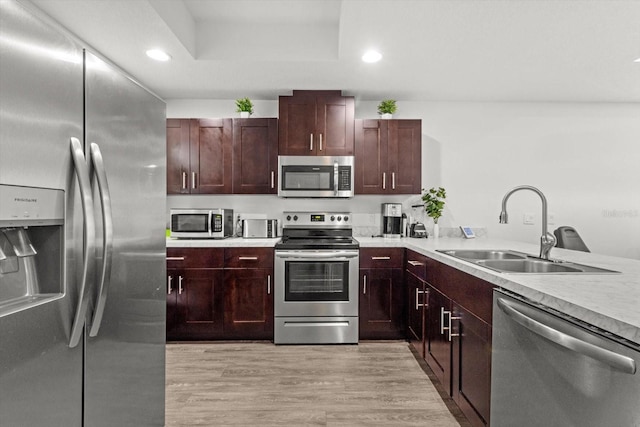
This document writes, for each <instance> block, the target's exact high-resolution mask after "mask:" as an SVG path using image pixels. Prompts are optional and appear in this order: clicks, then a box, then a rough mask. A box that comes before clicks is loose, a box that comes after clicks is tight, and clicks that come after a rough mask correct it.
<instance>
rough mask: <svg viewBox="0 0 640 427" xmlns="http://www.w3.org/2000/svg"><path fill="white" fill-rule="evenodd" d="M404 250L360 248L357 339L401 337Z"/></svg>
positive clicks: (402, 330) (403, 323) (403, 327)
mask: <svg viewBox="0 0 640 427" xmlns="http://www.w3.org/2000/svg"><path fill="white" fill-rule="evenodd" d="M403 261H404V249H402V248H367V249H362V250H361V251H360V280H359V281H360V296H359V322H360V324H359V330H360V332H359V336H360V339H401V338H404V337H405V326H404V325H405V322H404V318H405V316H404V311H405V310H404V306H405V304H404V302H405V298H404V286H403V271H402V270H403Z"/></svg>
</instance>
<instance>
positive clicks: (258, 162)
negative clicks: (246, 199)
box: [233, 118, 278, 194]
mask: <svg viewBox="0 0 640 427" xmlns="http://www.w3.org/2000/svg"><path fill="white" fill-rule="evenodd" d="M277 185H278V119H274V118H270V119H262V118H260V119H258V118H256V119H233V193H234V194H276V193H277V192H278V187H277Z"/></svg>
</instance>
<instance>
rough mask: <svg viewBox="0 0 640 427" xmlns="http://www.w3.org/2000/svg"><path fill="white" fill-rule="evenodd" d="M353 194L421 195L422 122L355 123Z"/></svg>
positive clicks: (358, 121) (373, 121)
mask: <svg viewBox="0 0 640 427" xmlns="http://www.w3.org/2000/svg"><path fill="white" fill-rule="evenodd" d="M355 157H356V163H355V178H354V181H355V194H420V193H421V191H422V187H421V184H422V182H421V179H422V121H421V120H396V119H392V120H362V119H358V120H356V121H355Z"/></svg>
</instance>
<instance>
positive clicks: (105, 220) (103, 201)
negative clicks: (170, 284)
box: [89, 143, 113, 337]
mask: <svg viewBox="0 0 640 427" xmlns="http://www.w3.org/2000/svg"><path fill="white" fill-rule="evenodd" d="M90 154H91V162H92V163H93V166H94V173H95V178H96V181H97V183H98V191H99V193H100V205H101V208H102V234H103V237H102V272H101V274H100V285H99V286H98V288H97V289H98V300H97V302H96V308H95V310H94V312H93V319H92V321H91V328H90V329H89V336H90V337H95V336H96V335H98V330H99V329H100V325H101V324H102V317H103V315H104V306H105V304H106V302H107V294H108V293H109V285H110V284H111V264H112V260H113V214H112V211H111V192H110V191H109V184H108V182H107V173H106V170H105V167H104V161H103V160H102V153H101V152H100V147H99V146H98V144H96V143H91V153H90Z"/></svg>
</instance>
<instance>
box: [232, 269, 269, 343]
mask: <svg viewBox="0 0 640 427" xmlns="http://www.w3.org/2000/svg"><path fill="white" fill-rule="evenodd" d="M272 276H273V273H272V270H271V269H265V268H252V269H225V271H224V287H225V289H224V337H225V339H242V340H271V339H273V292H272V289H271V287H272V284H271V278H272Z"/></svg>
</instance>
